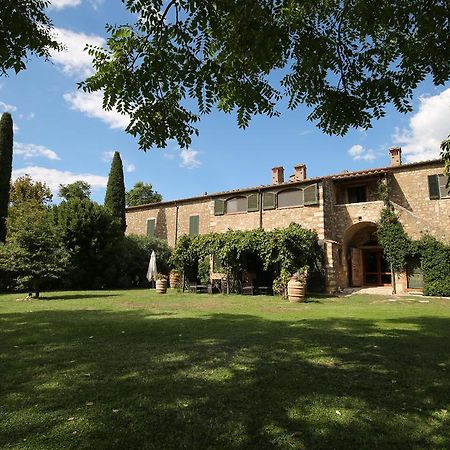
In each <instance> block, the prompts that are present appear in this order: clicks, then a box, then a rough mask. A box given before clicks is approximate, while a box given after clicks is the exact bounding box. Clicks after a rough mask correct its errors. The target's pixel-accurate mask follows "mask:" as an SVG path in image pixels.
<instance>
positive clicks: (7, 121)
mask: <svg viewBox="0 0 450 450" xmlns="http://www.w3.org/2000/svg"><path fill="white" fill-rule="evenodd" d="M13 135H14V132H13V120H12V117H11V114H9V113H4V114H2V117H1V119H0V242H5V239H6V218H7V216H8V205H9V189H10V183H11V171H12V158H13Z"/></svg>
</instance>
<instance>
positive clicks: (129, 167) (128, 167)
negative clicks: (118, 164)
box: [125, 163, 136, 173]
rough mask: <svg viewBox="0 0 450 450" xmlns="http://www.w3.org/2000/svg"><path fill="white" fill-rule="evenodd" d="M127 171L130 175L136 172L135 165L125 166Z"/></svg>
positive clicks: (127, 164) (128, 164)
mask: <svg viewBox="0 0 450 450" xmlns="http://www.w3.org/2000/svg"><path fill="white" fill-rule="evenodd" d="M125 170H126V171H127V172H128V173H131V172H134V171H135V170H136V166H135V165H134V164H130V163H126V164H125Z"/></svg>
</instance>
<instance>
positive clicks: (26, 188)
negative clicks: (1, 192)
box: [9, 175, 53, 206]
mask: <svg viewBox="0 0 450 450" xmlns="http://www.w3.org/2000/svg"><path fill="white" fill-rule="evenodd" d="M52 198H53V195H52V191H51V190H50V188H49V187H48V186H47V185H46V184H45V183H42V182H41V181H33V180H32V178H31V177H30V175H23V176H22V177H19V178H17V179H16V180H15V181H14V183H12V185H11V190H10V195H9V200H10V202H11V205H12V206H19V205H21V204H24V203H25V204H27V203H33V204H37V205H39V206H48V205H49V204H50V202H51V201H52Z"/></svg>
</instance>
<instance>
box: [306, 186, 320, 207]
mask: <svg viewBox="0 0 450 450" xmlns="http://www.w3.org/2000/svg"><path fill="white" fill-rule="evenodd" d="M318 203H319V189H318V186H317V183H315V184H312V185H311V186H308V187H305V189H303V204H304V205H305V206H308V205H317V204H318Z"/></svg>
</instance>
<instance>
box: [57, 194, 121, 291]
mask: <svg viewBox="0 0 450 450" xmlns="http://www.w3.org/2000/svg"><path fill="white" fill-rule="evenodd" d="M53 221H54V223H55V224H56V228H57V230H58V235H59V236H60V238H61V241H62V242H64V246H65V248H66V249H67V251H68V252H69V254H70V257H71V262H72V266H73V268H74V270H72V271H71V273H70V274H69V280H70V281H71V282H72V284H73V285H74V286H77V287H78V288H92V287H96V288H99V287H101V282H99V281H98V280H99V279H100V278H101V276H102V271H103V270H104V268H105V267H106V266H107V265H108V261H109V260H110V258H111V254H113V253H114V249H115V247H116V245H117V244H118V242H120V241H121V240H122V230H121V228H120V227H119V224H118V222H117V221H116V220H113V218H112V216H111V214H110V212H109V211H108V210H107V209H106V208H105V207H104V206H101V205H98V204H97V203H95V202H93V201H92V200H90V199H80V198H76V197H74V198H71V199H70V200H68V201H63V202H61V204H60V205H59V206H57V207H54V208H53Z"/></svg>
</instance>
